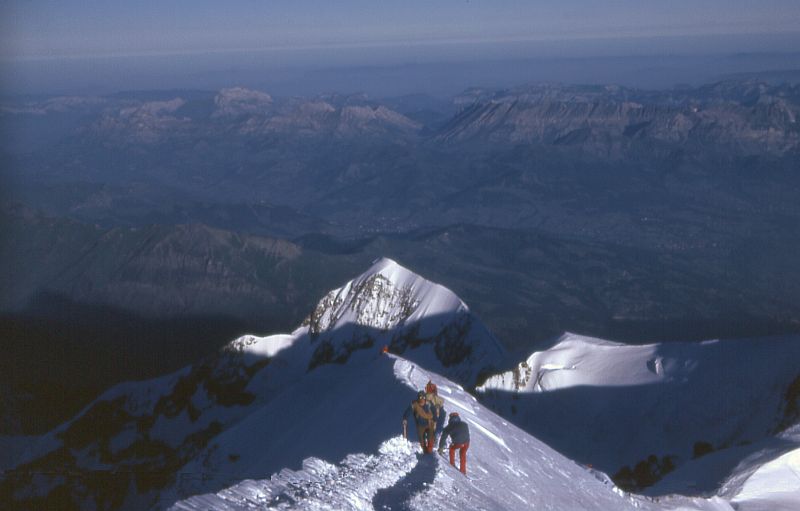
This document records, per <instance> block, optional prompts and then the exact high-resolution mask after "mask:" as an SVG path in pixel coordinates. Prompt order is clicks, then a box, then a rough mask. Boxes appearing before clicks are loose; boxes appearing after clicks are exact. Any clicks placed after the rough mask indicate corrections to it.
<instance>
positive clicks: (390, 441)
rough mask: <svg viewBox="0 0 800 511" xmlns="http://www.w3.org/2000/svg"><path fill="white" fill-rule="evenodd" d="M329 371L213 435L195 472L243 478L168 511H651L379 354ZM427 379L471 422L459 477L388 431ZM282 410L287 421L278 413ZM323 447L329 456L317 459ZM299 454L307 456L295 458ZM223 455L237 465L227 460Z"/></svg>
mask: <svg viewBox="0 0 800 511" xmlns="http://www.w3.org/2000/svg"><path fill="white" fill-rule="evenodd" d="M332 369H334V370H333V371H331V372H330V374H328V375H323V376H321V378H322V379H321V380H318V379H317V378H316V377H315V375H313V373H312V374H309V379H308V380H307V381H303V382H300V383H299V384H298V386H297V387H296V388H295V389H294V390H293V392H300V393H302V394H305V393H306V392H313V393H314V395H315V396H316V404H314V405H311V406H310V407H304V409H302V410H298V409H291V408H289V407H288V404H287V403H284V402H282V401H281V402H279V403H273V404H270V405H269V406H267V407H265V408H264V409H262V410H257V411H255V412H254V413H253V414H251V416H250V417H248V418H247V419H246V420H244V421H243V422H242V423H241V424H239V425H238V426H237V427H235V428H232V429H230V430H229V431H227V432H225V433H224V434H223V435H221V436H220V437H218V438H217V439H216V440H215V442H214V446H213V447H211V448H210V449H209V452H208V453H207V455H206V456H201V457H200V459H202V462H201V461H198V463H197V467H196V468H197V469H198V470H200V469H201V468H200V467H201V466H202V465H203V464H207V463H209V462H210V466H212V467H217V469H218V470H222V471H223V472H224V474H221V475H220V476H219V477H220V481H221V482H222V481H224V480H225V478H228V479H233V480H237V479H241V480H242V481H241V482H237V483H235V484H232V485H230V486H228V487H227V488H225V489H224V490H222V491H219V492H216V493H207V494H201V495H197V496H194V497H191V498H188V499H185V500H182V501H178V502H176V503H175V504H174V505H173V506H172V508H171V509H175V510H200V509H203V510H209V509H217V510H245V509H267V508H269V509H273V508H274V509H307V510H322V509H331V510H333V509H337V510H339V509H419V510H432V509H433V510H436V509H440V510H464V509H491V510H494V509H531V508H533V509H552V510H569V509H584V510H594V509H597V510H609V509H615V510H625V509H636V508H640V506H643V505H644V506H649V507H650V508H651V509H656V508H658V509H661V508H660V507H656V506H655V505H652V504H650V503H649V502H648V501H646V500H643V499H641V498H638V497H632V496H628V495H625V494H624V493H623V492H621V491H619V490H618V489H616V488H615V487H614V486H613V484H611V483H610V482H609V481H608V480H607V479H605V478H602V477H597V475H596V474H594V473H592V472H591V471H589V470H588V469H586V468H584V467H581V466H579V465H577V464H575V463H574V462H572V461H570V460H568V459H566V458H565V457H563V456H562V455H560V454H558V453H557V452H555V451H554V450H552V449H551V448H549V447H548V446H546V445H545V444H543V443H542V442H539V441H538V440H536V439H535V438H532V437H531V436H529V435H527V434H526V433H525V432H523V431H521V430H520V429H518V428H516V427H515V426H513V425H510V424H508V423H507V422H506V421H504V420H503V419H502V418H500V417H498V416H497V415H495V414H494V413H492V412H491V411H489V410H487V409H485V408H484V407H483V406H481V405H480V404H479V403H477V402H476V401H475V399H474V397H473V396H471V395H470V394H468V393H466V392H465V391H464V390H462V389H461V388H460V387H459V386H458V385H456V384H454V383H452V382H450V381H448V380H446V379H444V378H442V377H441V376H439V375H437V374H435V373H432V372H429V371H426V370H424V369H422V368H420V367H419V366H417V365H416V364H413V363H411V362H409V361H406V360H404V359H402V358H398V357H395V356H393V355H386V356H382V357H379V358H377V359H375V360H372V361H366V362H363V363H361V364H358V366H357V367H352V368H348V369H347V370H346V371H343V370H341V368H338V370H336V369H337V368H332ZM343 373H346V374H343ZM429 379H430V380H432V381H434V382H435V383H436V384H437V385H438V386H439V388H440V389H442V392H441V395H442V397H443V398H444V399H445V408H446V409H447V410H448V411H458V412H459V414H460V415H461V417H462V419H463V420H465V421H466V422H467V423H468V424H469V425H470V429H471V431H470V433H471V442H470V448H469V451H468V476H467V477H464V476H463V475H461V474H460V473H459V472H458V471H457V470H456V469H455V468H453V467H451V466H450V465H449V463H447V461H446V460H445V459H443V458H441V457H439V456H437V455H436V454H422V453H421V451H420V448H419V446H418V445H417V443H416V441H415V437H414V435H415V433H414V432H409V435H410V440H411V441H407V440H404V439H403V438H402V437H401V436H399V435H398V433H399V430H400V416H401V414H402V411H403V409H404V408H405V406H406V405H407V404H408V403H409V402H410V401H411V399H413V396H414V393H415V389H418V388H420V387H423V386H424V385H425V383H426V382H427V381H428V380H429ZM287 398H288V399H289V400H292V399H293V398H291V397H288V396H287ZM359 403H361V404H362V406H361V409H359ZM281 411H282V413H283V414H285V415H287V417H285V418H284V417H276V415H278V414H280V413H281ZM354 411H355V412H356V413H353V412H354ZM276 422H277V424H276ZM265 439H269V441H266V440H265ZM326 450H327V451H328V452H329V454H328V455H327V456H325V455H322V456H321V455H320V454H319V453H324V452H325V451H326ZM333 451H337V452H339V454H338V455H334V454H333ZM301 452H308V453H309V454H314V453H316V455H314V456H308V457H305V458H302V455H301V454H300V453H301ZM228 453H238V454H239V455H240V456H241V458H239V459H238V460H237V461H236V462H229V461H226V456H227V454H228ZM345 453H348V454H345ZM276 457H278V458H284V461H285V462H286V463H287V465H286V468H284V469H283V470H280V471H278V472H277V473H275V474H274V475H272V476H271V477H268V475H269V474H271V473H272V472H274V468H273V467H274V466H275V458H276ZM291 458H293V459H294V461H293V462H290V461H291ZM301 458H302V462H301V461H300V460H301ZM278 465H279V466H280V463H279V464H278ZM223 467H224V470H223ZM186 470H187V471H189V472H191V471H192V470H193V468H187V469H186ZM183 490H184V491H186V490H188V488H184V489H183Z"/></svg>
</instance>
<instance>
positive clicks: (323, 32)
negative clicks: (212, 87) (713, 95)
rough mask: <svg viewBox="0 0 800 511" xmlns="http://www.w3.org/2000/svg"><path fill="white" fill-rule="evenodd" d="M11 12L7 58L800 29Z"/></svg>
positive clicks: (649, 16) (161, 4) (782, 13)
mask: <svg viewBox="0 0 800 511" xmlns="http://www.w3.org/2000/svg"><path fill="white" fill-rule="evenodd" d="M2 9H3V11H4V12H3V13H2V14H3V15H2V20H3V21H2V22H0V23H2V25H0V27H1V28H2V33H3V34H4V35H3V42H2V57H3V58H6V59H8V58H11V59H31V58H42V57H61V56H66V57H78V56H114V55H152V54H174V53H178V54H180V53H193V52H210V51H234V50H245V49H246V50H256V49H274V48H308V47H317V46H321V47H330V46H346V47H351V46H355V47H360V46H374V45H378V46H382V45H409V44H410V45H413V44H421V43H431V42H434V43H439V44H448V43H463V42H468V43H478V42H500V41H519V40H570V39H584V38H608V37H642V36H646V37H657V36H695V35H710V34H752V33H773V34H774V33H779V32H792V31H800V2H797V0H760V1H758V2H753V1H750V0H746V1H743V0H703V1H702V2H698V1H697V0H671V1H669V2H665V1H650V0H616V1H589V0H560V1H543V0H504V1H480V0H436V1H431V0H403V1H402V2H377V1H374V0H340V1H335V2H332V1H329V0H306V1H297V0H296V1H284V0H274V1H266V0H262V1H259V0H229V1H225V2H220V1H209V0H173V1H165V0H139V1H136V2H130V1H118V0H105V1H99V0H82V1H74V0H56V1H54V0H29V1H19V0H17V1H11V2H4V3H3V7H2Z"/></svg>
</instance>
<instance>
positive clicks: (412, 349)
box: [229, 258, 507, 386]
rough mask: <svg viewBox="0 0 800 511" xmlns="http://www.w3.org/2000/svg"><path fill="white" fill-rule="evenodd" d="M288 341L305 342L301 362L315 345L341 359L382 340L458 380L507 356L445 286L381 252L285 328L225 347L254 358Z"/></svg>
mask: <svg viewBox="0 0 800 511" xmlns="http://www.w3.org/2000/svg"><path fill="white" fill-rule="evenodd" d="M295 344H299V345H301V349H303V350H305V352H306V355H304V357H307V358H306V359H305V360H304V362H305V363H308V361H309V360H314V359H315V350H320V349H321V347H329V348H330V352H331V354H332V355H331V356H332V357H334V358H336V357H339V356H343V357H344V355H345V354H346V357H344V358H345V359H346V358H349V357H350V356H356V357H358V356H361V355H362V354H363V352H364V351H365V348H371V349H369V350H368V351H369V353H372V352H374V351H375V350H378V349H380V347H381V346H383V345H387V346H389V347H390V348H391V349H392V350H393V352H400V353H402V354H403V356H404V357H405V358H408V359H409V360H413V361H415V362H417V363H419V364H421V365H423V366H425V367H428V368H431V369H433V370H436V371H437V372H439V373H441V374H444V375H446V376H448V377H450V378H452V379H454V380H456V381H457V382H458V383H461V384H463V385H465V386H472V385H474V384H475V383H476V382H477V380H478V378H479V376H480V375H481V374H482V373H484V372H488V371H491V370H493V369H495V370H496V369H497V368H499V367H503V366H505V365H506V364H507V354H506V352H505V350H504V349H503V347H502V345H501V344H500V342H499V341H498V340H497V339H496V338H495V337H494V335H492V333H491V332H490V331H489V330H488V329H487V328H486V326H485V325H483V323H482V322H481V321H480V320H479V319H478V318H477V317H475V316H474V315H473V314H472V313H471V312H470V311H469V307H467V305H466V304H465V303H464V302H462V301H461V300H460V299H459V298H458V297H457V296H456V295H455V294H454V293H453V292H452V291H450V290H449V289H447V288H446V287H444V286H441V285H439V284H435V283H433V282H431V281H429V280H426V279H424V278H423V277H421V276H419V275H417V274H415V273H413V272H411V271H409V270H408V269H406V268H404V267H403V266H401V265H399V264H398V263H396V262H395V261H393V260H391V259H388V258H381V259H378V260H377V261H375V262H374V263H373V265H372V266H371V267H370V268H369V269H368V270H367V271H366V272H364V273H363V274H362V275H360V276H358V277H357V278H355V279H353V280H351V281H349V282H347V283H346V284H345V285H344V286H342V287H340V288H338V289H334V290H332V291H330V292H329V293H327V294H326V295H325V297H323V299H322V300H320V302H319V303H318V304H317V306H316V307H315V309H314V311H313V312H312V313H311V315H310V316H309V317H308V318H307V319H306V321H304V324H303V326H301V327H300V328H298V329H297V330H295V331H294V332H292V334H291V335H272V336H267V337H256V336H252V335H247V336H243V337H241V338H239V339H237V340H235V341H233V342H232V343H231V344H230V346H229V349H231V350H233V351H241V352H244V353H246V354H249V355H251V356H252V358H253V360H257V359H259V358H260V357H262V356H264V355H266V356H269V357H273V356H275V355H277V354H278V353H279V352H280V351H282V350H284V349H286V348H288V347H289V346H292V345H295ZM295 358H297V357H295Z"/></svg>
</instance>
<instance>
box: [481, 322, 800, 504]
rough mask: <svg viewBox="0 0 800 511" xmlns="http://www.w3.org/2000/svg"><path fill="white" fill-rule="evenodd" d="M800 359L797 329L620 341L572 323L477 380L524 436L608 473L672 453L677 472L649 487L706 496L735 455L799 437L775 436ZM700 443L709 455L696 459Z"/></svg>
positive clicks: (780, 449) (782, 447)
mask: <svg viewBox="0 0 800 511" xmlns="http://www.w3.org/2000/svg"><path fill="white" fill-rule="evenodd" d="M798 360H800V339H799V338H797V337H796V336H795V337H777V338H767V339H745V340H725V341H716V340H713V341H705V342H684V343H681V342H676V343H665V344H647V345H625V344H620V343H614V342H610V341H605V340H601V339H595V338H591V337H585V336H580V335H576V334H569V333H568V334H565V335H564V336H562V337H561V338H560V339H559V340H558V342H556V344H555V345H554V346H553V347H552V348H551V349H548V350H546V351H542V352H537V353H534V354H533V355H531V356H530V357H529V358H528V359H527V360H526V361H525V362H523V363H521V364H520V365H519V366H518V367H517V368H515V370H513V371H509V372H506V373H503V374H500V375H497V376H495V377H492V378H490V379H489V380H488V381H487V382H486V383H485V384H484V385H483V386H481V387H479V388H478V389H477V390H478V392H479V395H482V396H483V399H484V402H485V403H486V404H488V405H490V406H491V407H492V408H493V409H494V410H496V411H499V412H501V414H502V415H505V416H508V417H512V418H513V419H514V421H515V422H516V423H517V424H519V425H520V426H522V427H523V428H524V429H525V430H526V431H528V432H529V433H531V434H532V435H534V436H536V437H537V438H540V439H541V440H543V441H545V442H548V443H549V444H550V445H552V446H553V447H555V448H557V449H559V450H560V451H561V452H563V453H566V454H567V455H568V456H570V457H572V458H574V459H580V460H581V461H582V462H584V463H591V464H593V465H594V466H596V467H598V468H600V469H602V470H604V471H606V472H608V473H610V474H615V473H616V472H617V471H618V470H619V469H621V468H622V467H623V466H625V465H628V466H629V467H631V468H633V467H634V466H635V465H636V464H637V463H638V462H640V461H642V460H645V459H646V458H647V457H648V456H650V455H651V454H655V455H656V456H657V457H658V458H659V460H661V459H662V458H663V457H666V456H669V457H671V458H672V461H673V462H674V464H675V465H676V466H677V467H678V470H677V471H676V472H675V473H673V474H670V475H667V477H665V479H664V481H662V482H661V483H660V484H657V485H656V486H654V487H653V488H651V489H649V490H647V493H648V494H650V495H663V494H665V493H673V492H680V493H695V494H697V493H701V494H710V493H713V492H714V491H715V490H716V489H718V488H719V485H720V484H721V483H722V482H723V481H724V480H725V478H727V477H729V476H731V474H735V473H737V470H738V471H741V469H742V467H739V468H738V469H737V465H738V464H739V462H740V461H741V460H742V458H744V457H747V456H749V455H754V454H757V453H761V454H762V455H764V456H778V455H780V454H782V453H785V452H786V451H787V450H791V449H792V448H793V447H800V442H799V441H797V440H796V439H788V438H784V439H781V440H776V439H775V438H774V435H775V431H776V430H777V429H778V426H779V423H780V420H781V417H782V414H783V412H784V410H785V408H786V397H785V396H786V391H787V387H788V386H789V384H790V383H791V382H792V381H795V380H796V379H797V378H799V377H800V365H798V363H797V361H798ZM698 442H705V443H707V444H708V445H710V446H711V447H712V448H713V450H714V453H713V454H710V455H707V457H702V458H697V459H693V458H695V453H694V447H695V444H696V443H698ZM765 461H768V459H764V458H763V456H762V459H761V462H762V463H763V462H765Z"/></svg>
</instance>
